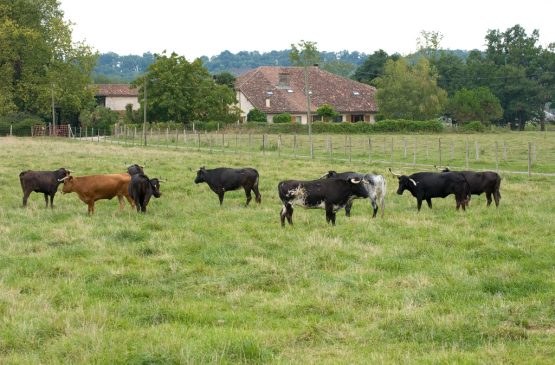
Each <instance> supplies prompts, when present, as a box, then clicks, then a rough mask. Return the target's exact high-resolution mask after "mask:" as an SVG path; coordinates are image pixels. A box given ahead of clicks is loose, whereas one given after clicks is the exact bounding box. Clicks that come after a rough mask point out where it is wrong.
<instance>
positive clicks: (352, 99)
mask: <svg viewBox="0 0 555 365" xmlns="http://www.w3.org/2000/svg"><path fill="white" fill-rule="evenodd" d="M307 71H308V80H309V85H310V90H311V91H312V94H311V95H310V101H311V105H310V110H311V111H313V112H315V111H316V109H318V107H320V106H321V105H322V104H325V103H327V104H330V105H332V106H333V108H334V109H335V110H336V111H337V112H339V113H356V112H360V113H373V112H376V111H377V107H376V100H375V95H376V88H375V87H373V86H369V85H366V84H362V83H360V82H357V81H354V80H349V79H345V78H343V77H341V76H338V75H335V74H332V73H330V72H327V71H324V70H321V69H320V68H318V67H317V66H310V67H308V68H307ZM280 74H287V75H288V76H286V77H288V79H289V85H288V86H289V87H285V86H279V80H280ZM235 89H236V90H238V91H241V92H242V93H243V94H244V95H245V97H246V98H247V99H248V100H249V101H250V102H251V104H252V105H253V106H254V107H255V108H257V109H259V110H261V111H263V112H265V113H268V114H277V113H306V109H307V105H306V103H307V100H306V95H305V93H304V68H303V67H273V66H262V67H258V68H256V69H254V70H251V71H249V72H246V73H245V74H243V75H241V76H239V77H238V78H237V81H236V82H235ZM266 99H270V107H267V106H266Z"/></svg>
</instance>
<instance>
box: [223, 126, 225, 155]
mask: <svg viewBox="0 0 555 365" xmlns="http://www.w3.org/2000/svg"><path fill="white" fill-rule="evenodd" d="M222 153H225V133H224V130H223V129H222Z"/></svg>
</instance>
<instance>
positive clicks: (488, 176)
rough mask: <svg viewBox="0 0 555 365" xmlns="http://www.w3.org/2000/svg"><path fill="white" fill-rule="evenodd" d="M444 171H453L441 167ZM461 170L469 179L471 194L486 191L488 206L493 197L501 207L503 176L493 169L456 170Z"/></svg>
mask: <svg viewBox="0 0 555 365" xmlns="http://www.w3.org/2000/svg"><path fill="white" fill-rule="evenodd" d="M436 168H438V169H439V170H440V171H442V172H453V171H452V170H450V169H449V167H443V168H439V167H437V166H436ZM456 172H460V173H461V174H463V175H464V177H465V178H466V181H468V185H470V194H472V195H481V194H483V193H486V199H487V206H488V207H489V206H490V204H491V198H492V196H493V199H494V200H495V206H496V207H499V200H501V193H500V192H499V187H500V186H501V176H499V174H498V173H496V172H493V171H483V172H476V171H456Z"/></svg>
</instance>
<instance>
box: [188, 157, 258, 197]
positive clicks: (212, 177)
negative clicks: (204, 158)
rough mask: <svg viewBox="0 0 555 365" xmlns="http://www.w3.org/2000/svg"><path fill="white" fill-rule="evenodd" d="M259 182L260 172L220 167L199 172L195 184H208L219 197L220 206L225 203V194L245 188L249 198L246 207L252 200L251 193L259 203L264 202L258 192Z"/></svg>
mask: <svg viewBox="0 0 555 365" xmlns="http://www.w3.org/2000/svg"><path fill="white" fill-rule="evenodd" d="M258 180H259V175H258V171H256V170H255V169H253V168H250V167H245V168H243V169H231V168H227V167H219V168H216V169H210V170H209V169H206V168H204V166H203V167H201V168H200V169H199V170H198V171H197V177H196V178H195V184H199V183H203V182H205V183H207V184H208V186H209V187H210V189H211V190H212V191H213V192H215V193H216V194H217V195H218V198H219V199H220V205H222V203H223V202H224V194H225V192H226V191H230V190H237V189H240V188H243V189H244V190H245V195H246V197H247V202H246V204H245V205H249V202H250V201H251V200H252V196H251V191H254V195H255V200H256V202H257V203H260V202H261V201H262V197H261V196H260V192H259V191H258Z"/></svg>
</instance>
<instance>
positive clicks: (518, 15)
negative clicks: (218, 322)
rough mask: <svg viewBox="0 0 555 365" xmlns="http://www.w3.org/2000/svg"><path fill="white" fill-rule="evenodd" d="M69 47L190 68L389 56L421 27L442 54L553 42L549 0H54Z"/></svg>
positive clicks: (407, 48) (412, 42) (554, 14)
mask: <svg viewBox="0 0 555 365" xmlns="http://www.w3.org/2000/svg"><path fill="white" fill-rule="evenodd" d="M60 3H61V8H62V10H63V11H64V13H65V18H66V20H69V21H71V22H72V23H74V25H73V39H74V41H85V42H86V43H87V44H88V45H90V46H92V47H93V48H94V49H95V50H97V51H99V52H101V53H106V52H116V53H118V54H120V55H128V54H142V53H144V52H153V53H160V52H162V51H163V50H167V51H168V52H176V53H177V54H179V55H182V56H185V58H187V59H188V60H190V61H192V60H193V59H194V58H196V57H200V56H203V55H205V56H209V57H210V56H215V55H218V54H220V53H221V52H222V51H225V50H228V51H230V52H232V53H237V52H239V51H259V52H261V53H262V52H267V51H271V50H284V49H289V48H290V45H291V43H298V42H299V41H300V40H305V41H312V42H316V43H317V47H318V49H319V50H320V51H342V50H348V51H350V52H352V51H359V52H364V53H367V54H371V53H373V52H374V51H376V50H378V49H383V50H385V51H386V52H387V53H389V54H392V53H395V52H399V53H401V54H403V55H404V54H408V53H411V52H414V51H415V50H416V39H417V38H418V36H419V35H420V32H421V31H422V30H426V31H438V32H440V33H441V34H442V35H443V40H442V42H441V46H442V48H448V49H466V50H470V49H484V44H485V35H486V32H487V31H488V29H499V30H501V31H505V30H506V29H507V28H510V27H512V26H514V25H515V24H520V25H521V26H523V27H524V28H525V29H526V32H527V34H530V33H531V32H532V31H533V30H534V29H538V30H539V31H540V44H542V45H544V46H545V45H547V44H548V43H551V42H555V2H553V1H550V0H527V1H518V2H517V1H514V0H504V1H498V0H494V1H490V0H479V1H477V0H464V1H461V0H458V1H449V0H420V1H417V0H396V1H392V0H380V1H375V0H374V1H372V0H334V1H331V0H313V1H308V0H304V1H303V0H278V1H264V0H258V1H256V0H192V1H185V0H156V1H147V0H95V1H83V0H60Z"/></svg>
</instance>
